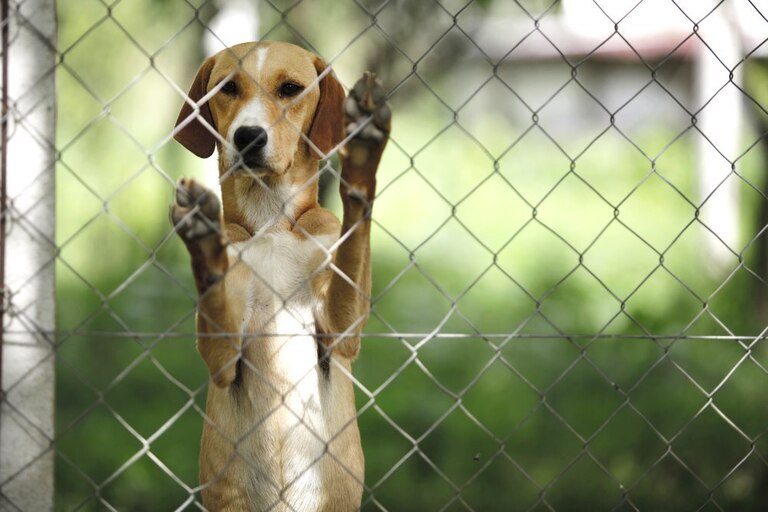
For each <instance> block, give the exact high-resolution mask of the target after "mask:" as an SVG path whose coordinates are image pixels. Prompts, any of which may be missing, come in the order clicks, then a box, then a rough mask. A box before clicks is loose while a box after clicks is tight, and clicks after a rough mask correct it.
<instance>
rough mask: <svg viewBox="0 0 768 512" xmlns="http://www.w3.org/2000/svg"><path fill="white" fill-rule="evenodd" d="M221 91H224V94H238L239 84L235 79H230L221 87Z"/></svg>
mask: <svg viewBox="0 0 768 512" xmlns="http://www.w3.org/2000/svg"><path fill="white" fill-rule="evenodd" d="M221 92H223V93H224V94H229V95H230V96H233V95H235V94H237V84H236V83H235V81H234V80H229V81H227V83H225V84H224V85H223V86H222V87H221Z"/></svg>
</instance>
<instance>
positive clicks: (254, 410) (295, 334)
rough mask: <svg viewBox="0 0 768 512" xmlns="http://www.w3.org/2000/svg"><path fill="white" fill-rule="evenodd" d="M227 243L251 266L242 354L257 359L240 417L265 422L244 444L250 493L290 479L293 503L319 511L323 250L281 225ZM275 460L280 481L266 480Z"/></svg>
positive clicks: (324, 433)
mask: <svg viewBox="0 0 768 512" xmlns="http://www.w3.org/2000/svg"><path fill="white" fill-rule="evenodd" d="M323 242H326V243H329V244H330V243H332V240H324V241H323ZM228 250H229V255H230V261H234V260H238V261H239V263H238V264H243V265H247V267H248V269H249V272H248V273H247V274H246V275H249V276H250V277H249V278H247V279H248V282H247V284H246V285H245V286H243V287H242V289H243V290H244V292H245V293H247V302H246V304H247V307H246V309H245V311H246V313H245V317H244V318H243V322H242V329H243V332H244V333H248V335H247V336H246V337H245V338H244V351H243V352H244V357H245V359H246V361H247V363H246V364H248V365H252V367H251V368H250V370H252V371H250V372H248V374H249V378H248V380H247V381H246V384H245V389H244V390H243V391H244V392H245V393H246V394H247V395H246V396H247V399H248V401H249V403H250V406H251V407H249V408H248V411H249V412H248V415H249V417H244V418H242V419H241V420H240V422H241V423H242V424H244V425H249V424H250V425H254V424H256V425H260V428H257V429H253V430H252V431H251V433H250V434H249V435H247V436H246V437H245V442H244V443H243V450H245V451H249V446H248V445H249V444H252V447H251V448H252V449H253V452H254V453H253V454H252V457H253V462H254V465H255V468H254V472H253V481H252V486H253V489H254V491H253V492H254V493H256V494H259V495H261V494H263V489H262V490H259V488H260V487H262V488H263V487H264V486H267V487H270V486H273V485H274V484H279V486H280V487H282V486H287V488H286V489H285V493H284V495H283V499H284V500H286V501H287V502H288V503H289V505H290V507H291V508H293V509H295V510H308V511H309V510H315V509H317V508H318V507H319V503H314V502H313V500H314V499H315V498H313V497H319V496H321V495H322V482H321V480H320V471H319V465H318V462H319V460H320V459H321V458H322V456H323V452H324V450H325V443H326V442H327V441H328V439H327V438H328V428H327V425H326V420H325V417H324V414H323V410H322V406H321V403H322V402H321V394H322V393H323V390H324V387H325V386H326V385H327V383H325V382H323V379H324V378H323V376H322V374H321V372H319V371H318V359H317V345H316V343H317V342H316V340H315V333H316V327H315V309H316V308H317V306H318V305H319V304H318V300H319V299H318V298H316V297H315V296H314V295H313V293H312V286H311V279H312V277H313V276H314V275H315V274H316V272H318V271H319V270H320V267H321V266H322V263H323V261H324V260H325V259H326V258H325V255H326V249H324V248H322V247H321V246H320V245H319V244H318V243H317V242H316V241H314V240H302V239H299V238H298V237H297V236H296V235H294V234H292V233H288V232H280V233H271V234H267V235H264V236H262V237H260V238H257V239H254V240H251V241H248V242H243V243H238V244H233V245H232V246H230V247H229V249H228ZM245 371H247V370H245ZM244 398H245V397H244ZM266 436H271V437H269V438H266ZM249 440H250V441H252V443H250V442H249ZM265 451H266V452H267V453H264V452H265ZM277 461H279V466H280V468H281V469H280V472H281V473H282V478H283V482H282V483H278V482H274V483H270V482H265V481H264V480H263V479H262V478H263V475H269V474H272V475H274V474H275V471H274V469H270V468H268V467H266V466H268V465H270V464H275V463H276V462H277ZM259 466H262V467H263V470H260V469H259Z"/></svg>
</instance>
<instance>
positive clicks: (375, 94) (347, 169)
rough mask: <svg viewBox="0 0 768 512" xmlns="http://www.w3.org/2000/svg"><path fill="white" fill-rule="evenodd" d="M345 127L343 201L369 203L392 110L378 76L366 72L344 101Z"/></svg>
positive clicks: (387, 134)
mask: <svg viewBox="0 0 768 512" xmlns="http://www.w3.org/2000/svg"><path fill="white" fill-rule="evenodd" d="M344 115H345V128H346V131H347V135H348V136H349V137H350V138H349V140H348V141H347V144H346V145H345V146H344V147H343V148H342V149H341V151H340V155H341V162H342V169H341V193H342V200H347V199H351V200H353V202H356V203H370V201H372V200H373V197H374V195H375V189H376V170H377V168H378V166H379V161H380V160H381V154H382V153H383V152H384V147H385V146H386V144H387V141H388V140H389V132H390V128H391V123H392V111H391V110H390V109H389V105H387V98H386V91H385V90H384V87H383V86H382V84H381V81H380V80H379V79H377V78H376V75H375V74H373V73H370V72H368V71H366V72H365V73H364V74H363V77H362V78H361V79H360V80H358V81H357V83H356V84H355V86H354V87H353V88H352V90H351V91H349V96H347V99H346V100H345V101H344Z"/></svg>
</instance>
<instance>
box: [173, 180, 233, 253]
mask: <svg viewBox="0 0 768 512" xmlns="http://www.w3.org/2000/svg"><path fill="white" fill-rule="evenodd" d="M220 212H221V204H220V202H219V198H218V197H216V194H214V193H213V192H212V191H210V190H208V189H207V188H205V187H204V186H202V185H200V184H199V183H198V182H196V181H195V180H193V179H192V178H182V179H180V180H179V182H178V183H177V184H176V202H175V203H174V205H173V206H172V207H171V223H172V224H173V226H174V227H175V228H176V232H177V233H178V234H179V236H180V237H181V239H182V240H184V242H185V243H187V244H191V243H194V242H196V241H198V240H201V239H203V238H206V237H209V236H211V235H214V234H218V235H220V234H221V220H220V215H221V213H220Z"/></svg>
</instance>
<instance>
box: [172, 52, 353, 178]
mask: <svg viewBox="0 0 768 512" xmlns="http://www.w3.org/2000/svg"><path fill="white" fill-rule="evenodd" d="M189 97H190V99H191V100H192V101H194V102H195V103H196V104H197V105H198V106H199V114H198V115H197V116H195V110H193V108H192V106H191V105H189V103H186V102H185V103H184V105H183V107H182V109H181V112H180V114H179V119H178V121H177V126H178V127H179V131H178V132H177V134H176V136H175V137H176V139H177V140H178V141H179V142H181V143H182V144H183V145H184V146H185V147H187V149H189V150H190V151H192V152H193V153H195V154H196V155H198V156H201V157H207V156H210V155H211V154H212V152H213V148H214V146H218V148H219V152H220V169H221V172H222V173H223V174H224V173H229V172H235V171H240V170H245V171H247V172H248V173H249V174H252V175H255V176H262V177H264V176H281V175H283V174H285V173H286V172H288V171H289V170H290V169H292V168H293V167H294V163H295V161H296V159H297V158H308V157H310V156H311V157H314V158H316V159H317V158H322V157H323V156H324V154H325V153H327V152H328V151H330V150H332V149H333V148H334V147H335V146H336V145H337V144H338V143H339V142H340V141H341V139H342V137H343V124H342V121H343V118H342V116H343V111H342V108H343V106H342V105H343V100H344V91H343V89H342V88H341V85H339V83H338V81H337V80H336V78H335V77H334V76H333V74H332V73H330V70H326V65H325V63H324V62H323V61H322V60H321V59H320V58H319V57H317V56H316V55H314V54H312V53H310V52H307V51H306V50H304V49H302V48H299V47H298V46H294V45H291V44H287V43H276V42H262V43H245V44H241V45H237V46H233V47H232V48H228V49H226V50H223V51H221V52H219V53H218V54H216V55H214V56H213V57H210V58H208V59H207V60H206V61H205V62H204V63H203V65H202V66H201V67H200V70H199V71H198V73H197V77H196V78H195V81H194V83H193V84H192V87H191V89H190V91H189ZM206 100H207V101H206ZM206 125H208V126H206ZM318 150H319V151H318Z"/></svg>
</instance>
